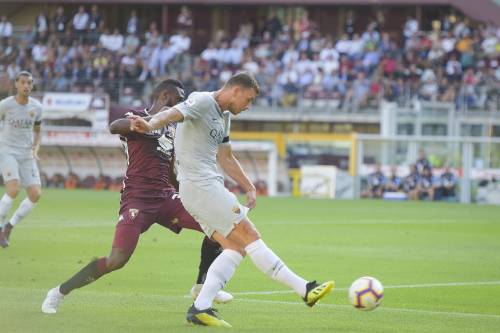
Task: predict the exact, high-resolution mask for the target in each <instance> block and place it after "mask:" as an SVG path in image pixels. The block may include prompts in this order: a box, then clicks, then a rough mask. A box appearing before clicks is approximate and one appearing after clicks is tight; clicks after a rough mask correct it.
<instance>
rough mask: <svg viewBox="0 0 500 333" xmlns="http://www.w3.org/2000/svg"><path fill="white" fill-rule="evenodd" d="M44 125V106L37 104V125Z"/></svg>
mask: <svg viewBox="0 0 500 333" xmlns="http://www.w3.org/2000/svg"><path fill="white" fill-rule="evenodd" d="M41 123H42V104H41V103H39V102H38V103H37V104H36V115H35V125H40V124H41Z"/></svg>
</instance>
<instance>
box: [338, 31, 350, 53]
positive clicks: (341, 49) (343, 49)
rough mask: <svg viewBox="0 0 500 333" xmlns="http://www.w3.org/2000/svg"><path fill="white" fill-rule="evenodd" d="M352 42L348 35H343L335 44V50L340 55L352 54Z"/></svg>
mask: <svg viewBox="0 0 500 333" xmlns="http://www.w3.org/2000/svg"><path fill="white" fill-rule="evenodd" d="M351 45H352V41H351V40H350V39H349V36H348V35H347V34H343V35H342V37H341V38H340V39H339V40H338V41H337V44H335V49H336V50H337V52H338V53H339V54H349V53H350V52H351Z"/></svg>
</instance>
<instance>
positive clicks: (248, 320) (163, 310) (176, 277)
mask: <svg viewBox="0 0 500 333" xmlns="http://www.w3.org/2000/svg"><path fill="white" fill-rule="evenodd" d="M118 199H119V194H118V193H109V192H93V191H62V190H45V192H44V197H43V198H42V201H41V202H40V204H39V205H38V206H37V207H36V209H35V211H33V212H32V214H31V215H30V216H29V217H28V218H27V219H26V220H25V221H23V222H22V223H21V224H20V225H19V226H18V227H16V229H15V230H14V232H13V234H12V238H11V247H10V248H8V249H6V250H0V332H71V333H76V332H106V333H111V332H196V331H197V332H199V331H203V330H207V329H208V328H201V327H191V326H189V325H188V324H186V322H185V313H186V310H187V308H188V307H189V305H190V304H191V300H190V299H189V298H188V297H186V295H187V294H188V291H189V289H190V288H191V286H192V284H193V283H194V280H195V277H196V273H197V265H198V262H199V260H198V258H199V246H200V242H201V239H202V235H201V234H198V233H195V232H191V231H184V232H182V233H181V234H180V235H175V234H173V233H171V232H169V231H167V230H166V229H163V228H161V227H159V226H153V227H152V228H151V229H150V230H149V231H148V232H147V233H146V234H144V235H143V236H142V237H141V240H140V243H139V246H138V249H137V251H136V253H135V255H134V256H133V257H132V259H131V260H130V262H129V263H128V265H127V266H126V267H125V268H123V269H122V270H120V271H117V272H114V273H112V274H110V275H107V276H105V277H103V278H101V279H100V280H98V281H97V282H96V283H94V284H92V285H89V286H87V287H85V288H83V289H80V290H75V291H74V292H73V293H72V294H71V295H69V297H67V298H66V299H65V301H64V303H63V304H62V306H61V307H60V309H59V312H58V313H57V314H56V315H44V314H42V313H41V311H40V306H41V303H42V300H43V299H44V296H45V293H46V292H47V290H48V289H49V288H52V287H54V286H55V285H57V284H59V283H60V282H62V281H64V280H66V279H67V278H68V277H70V276H71V275H73V274H74V273H75V272H76V271H77V270H79V269H80V268H81V267H82V266H83V265H84V264H86V263H87V262H88V261H89V260H90V259H91V258H92V257H97V256H103V255H106V254H107V253H108V252H109V250H110V245H111V240H112V237H113V232H114V225H115V222H116V220H117V209H118V201H119V200H118ZM18 202H19V200H18ZM250 217H251V219H252V220H253V222H254V223H255V224H256V225H257V226H258V228H259V230H260V231H261V233H262V235H263V238H264V240H265V241H266V243H267V244H268V245H269V246H270V247H271V248H272V249H274V251H275V252H276V253H277V254H278V255H280V256H281V258H282V259H283V260H284V261H285V262H286V263H287V264H288V266H289V267H291V268H292V269H293V270H295V271H296V272H297V273H299V274H300V275H303V276H304V277H306V278H308V279H318V280H321V281H323V280H326V279H334V280H335V281H336V284H337V289H336V290H335V291H334V292H333V294H332V295H330V296H329V297H328V298H326V299H325V300H324V301H323V302H322V303H321V304H319V306H317V307H315V308H313V309H309V308H307V307H306V306H305V305H304V304H303V303H302V301H301V300H300V299H299V297H298V296H296V295H295V294H293V293H290V292H287V291H286V288H285V287H283V286H281V285H280V284H278V283H276V282H274V281H271V280H269V279H268V278H267V277H266V276H264V275H263V274H262V273H260V272H258V271H257V270H256V269H255V268H254V267H253V265H252V264H251V262H250V261H249V259H246V260H245V261H244V262H243V264H242V265H241V267H240V268H239V270H238V271H237V272H236V274H235V276H234V277H233V279H232V280H231V282H230V283H229V284H228V286H227V290H228V291H230V292H233V293H234V295H235V297H236V299H235V300H234V301H233V302H232V303H230V304H226V305H221V306H218V309H219V311H220V314H221V317H222V318H224V319H225V320H227V321H228V322H229V323H231V324H232V325H233V327H234V328H233V329H232V330H233V331H234V332H286V333H292V332H301V333H302V332H370V333H372V332H381V333H382V332H383V333H388V332H395V333H396V332H397V333H400V332H426V333H428V332H436V333H446V332H453V333H456V332H481V333H486V332H500V328H499V327H500V207H492V206H476V205H459V204H446V203H430V202H382V201H329V200H304V199H289V198H275V199H269V198H259V201H258V206H257V208H256V209H255V210H254V211H252V212H251V214H250ZM364 275H371V276H374V277H376V278H378V279H379V280H380V281H381V282H382V283H383V284H384V286H385V287H386V289H385V296H384V301H383V304H382V305H381V306H380V307H379V308H378V309H377V310H375V311H373V312H369V313H366V312H361V311H358V310H356V309H354V308H353V307H352V306H350V305H349V304H348V300H347V290H346V289H347V288H348V287H349V285H350V283H351V282H352V281H354V280H355V279H356V278H358V277H360V276H364ZM208 330H210V331H212V330H211V329H208Z"/></svg>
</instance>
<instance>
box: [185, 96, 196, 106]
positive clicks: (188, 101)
mask: <svg viewBox="0 0 500 333" xmlns="http://www.w3.org/2000/svg"><path fill="white" fill-rule="evenodd" d="M184 103H186V105H187V106H189V107H192V106H193V105H194V104H195V103H196V101H195V100H194V99H191V98H190V99H187V100H186V101H185V102H184Z"/></svg>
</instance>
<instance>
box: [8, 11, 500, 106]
mask: <svg viewBox="0 0 500 333" xmlns="http://www.w3.org/2000/svg"><path fill="white" fill-rule="evenodd" d="M383 20H384V18H379V19H378V21H373V22H371V23H370V24H369V25H368V26H367V27H366V29H364V31H355V29H354V23H355V17H354V16H352V15H351V16H349V17H348V18H347V20H346V24H345V27H344V33H343V34H342V35H340V36H333V35H324V34H321V33H320V32H319V29H318V27H317V25H316V24H315V22H313V21H311V20H309V18H308V15H307V13H305V14H304V15H303V16H302V17H301V18H300V19H297V20H296V21H295V22H294V23H293V24H291V25H285V24H283V23H282V22H281V21H280V19H279V18H278V16H277V15H276V13H274V12H271V13H270V16H269V19H268V20H267V22H266V23H265V26H264V27H263V29H260V30H259V31H257V29H256V28H255V27H253V26H252V25H245V24H243V25H241V27H240V29H239V31H237V32H236V34H235V35H232V33H231V32H229V31H219V32H218V33H217V34H216V36H215V38H214V39H213V40H211V41H209V42H208V43H207V46H206V48H205V49H204V50H203V51H202V52H201V54H199V55H198V54H191V53H190V46H191V39H190V36H189V32H190V31H191V29H190V28H191V26H192V25H193V19H192V16H191V14H190V11H189V9H188V8H187V7H183V9H182V11H181V14H180V15H179V17H178V20H177V28H178V29H177V30H176V32H175V33H174V34H172V35H170V36H165V35H162V34H161V33H160V32H159V31H158V27H157V25H156V23H155V22H151V23H150V24H149V27H148V29H147V31H140V29H139V26H141V24H143V23H145V22H141V18H140V17H138V16H137V13H136V12H135V11H132V12H131V14H130V18H129V19H128V22H127V25H126V29H125V31H120V30H119V29H118V28H116V27H108V26H107V24H106V22H104V20H103V18H102V16H101V15H100V13H99V8H98V6H97V5H92V6H91V7H90V8H86V7H84V6H80V7H79V9H78V12H77V13H72V14H71V13H65V11H64V9H63V7H59V8H58V10H57V14H56V15H55V16H53V17H51V18H48V17H47V16H45V15H44V14H43V13H41V14H40V15H39V16H38V17H37V18H36V21H35V24H34V26H33V28H32V30H31V31H29V32H28V33H26V34H23V35H21V36H16V38H14V37H13V27H12V24H11V23H9V22H8V20H7V18H6V17H5V16H2V18H1V21H0V36H1V37H2V43H1V46H0V64H1V66H2V67H1V70H0V73H3V74H4V77H5V78H7V79H12V78H13V77H14V75H15V73H16V72H18V71H19V70H21V69H26V70H30V71H31V72H32V73H34V75H35V77H36V78H37V79H38V81H39V85H40V86H41V89H42V90H45V91H89V92H91V91H92V92H93V91H98V92H107V93H109V94H110V96H111V99H112V100H114V101H117V100H118V99H120V102H122V103H124V102H125V103H131V101H132V100H133V99H134V96H136V97H138V96H140V98H142V97H143V96H147V95H148V89H150V87H151V84H152V83H153V81H154V80H157V79H159V78H161V77H163V76H165V75H169V76H173V77H177V78H179V79H181V80H182V81H184V82H185V84H186V85H187V87H188V90H215V89H217V88H218V87H220V85H221V83H222V82H224V81H225V80H227V79H228V78H229V77H230V76H231V74H233V73H234V72H236V71H239V70H246V71H249V72H251V73H253V74H254V75H255V76H256V78H257V79H258V81H259V83H260V84H261V86H262V88H263V89H261V92H262V96H261V97H260V99H259V103H260V104H262V105H278V106H295V105H297V104H299V103H302V102H303V101H309V102H311V101H312V103H316V102H317V101H322V102H324V103H328V105H330V106H332V107H333V106H334V107H337V108H341V109H344V110H347V111H349V110H354V109H358V108H364V107H370V106H374V107H376V106H377V105H378V104H379V102H380V101H381V99H387V100H390V101H396V102H398V103H408V101H414V100H416V99H419V100H427V101H442V102H450V103H454V104H455V105H456V106H457V107H459V108H481V109H496V108H497V107H498V105H500V103H499V101H500V90H499V82H500V65H499V59H498V55H499V54H500V43H499V41H500V29H498V28H497V27H494V26H491V25H487V24H478V23H472V22H470V21H469V20H468V19H467V18H459V17H457V16H454V15H449V16H446V17H444V18H443V19H442V20H441V21H435V22H433V23H432V29H431V30H430V31H422V29H420V27H419V23H418V21H417V20H415V19H414V18H411V17H409V18H408V19H407V21H406V24H405V25H404V27H402V34H401V35H400V36H393V35H390V34H389V33H388V32H385V31H384V30H383ZM140 23H141V24H140ZM324 103H323V104H321V105H325V104H324ZM317 105H320V104H319V103H318V104H317Z"/></svg>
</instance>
